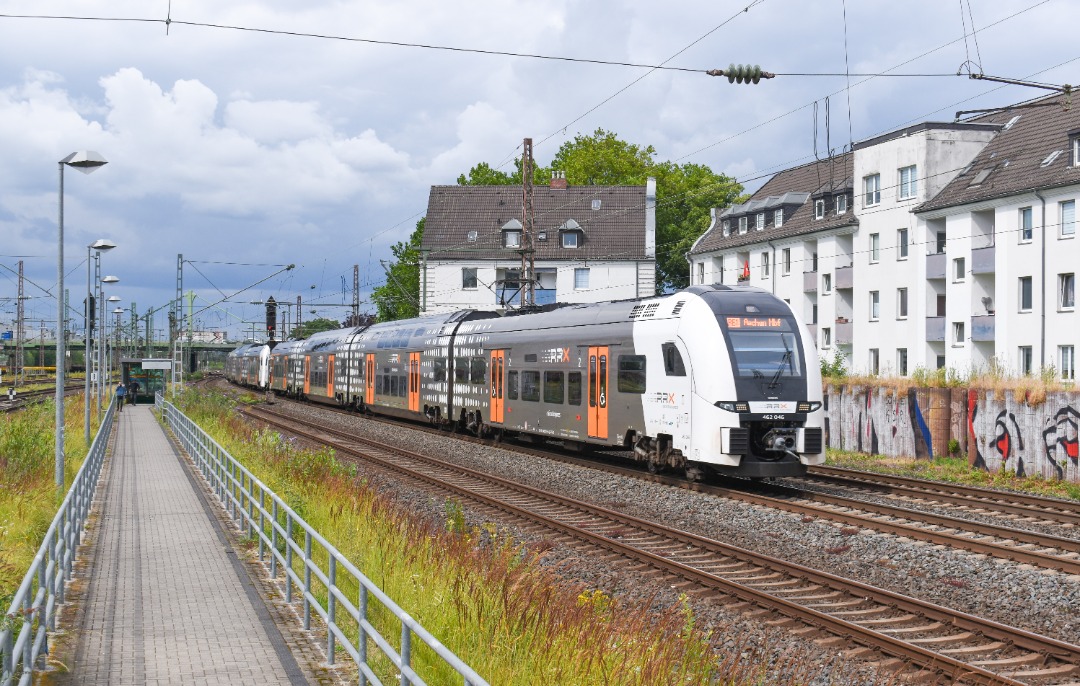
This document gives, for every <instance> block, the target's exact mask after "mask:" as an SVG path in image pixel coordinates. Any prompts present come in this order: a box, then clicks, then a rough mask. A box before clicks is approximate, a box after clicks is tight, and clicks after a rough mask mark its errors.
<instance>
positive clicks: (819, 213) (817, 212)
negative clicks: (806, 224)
mask: <svg viewBox="0 0 1080 686" xmlns="http://www.w3.org/2000/svg"><path fill="white" fill-rule="evenodd" d="M824 216H825V201H824V200H815V201H814V219H821V218H823V217H824Z"/></svg>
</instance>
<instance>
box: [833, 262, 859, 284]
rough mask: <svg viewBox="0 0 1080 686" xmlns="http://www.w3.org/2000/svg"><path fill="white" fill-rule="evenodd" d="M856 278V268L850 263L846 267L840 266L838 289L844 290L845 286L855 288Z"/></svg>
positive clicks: (837, 278)
mask: <svg viewBox="0 0 1080 686" xmlns="http://www.w3.org/2000/svg"><path fill="white" fill-rule="evenodd" d="M854 287H855V278H854V270H853V269H852V267H851V265H850V264H849V265H848V266H846V267H839V268H838V269H837V270H836V290H844V289H845V288H854Z"/></svg>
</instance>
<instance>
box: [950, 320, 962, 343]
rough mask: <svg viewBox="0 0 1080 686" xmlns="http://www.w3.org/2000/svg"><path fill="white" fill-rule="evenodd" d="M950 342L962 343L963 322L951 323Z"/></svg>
mask: <svg viewBox="0 0 1080 686" xmlns="http://www.w3.org/2000/svg"><path fill="white" fill-rule="evenodd" d="M952 342H953V345H963V344H964V322H953V323H952Z"/></svg>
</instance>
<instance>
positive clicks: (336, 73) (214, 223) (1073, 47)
mask: <svg viewBox="0 0 1080 686" xmlns="http://www.w3.org/2000/svg"><path fill="white" fill-rule="evenodd" d="M747 2H751V3H752V4H751V5H750V7H749V8H747ZM0 15H2V16H0V151H2V153H0V236H3V237H4V241H3V244H2V245H0V255H2V256H0V265H3V266H2V267H0V328H2V329H8V328H11V322H12V321H13V319H14V312H15V308H14V303H13V300H12V299H13V298H14V296H15V295H16V282H15V277H14V275H13V273H12V271H10V270H14V269H15V267H16V263H17V262H18V260H19V259H20V258H21V259H23V260H24V262H25V269H26V274H27V277H28V278H29V279H30V280H32V282H33V283H32V284H31V283H28V284H27V286H26V294H27V295H29V296H31V299H30V300H28V301H26V312H27V317H28V319H30V320H31V322H30V324H28V329H31V330H34V331H36V330H37V327H38V326H39V325H38V323H37V322H38V321H40V320H46V322H47V324H46V326H48V327H51V326H53V324H52V322H51V320H55V316H56V315H55V313H56V309H55V301H52V302H51V303H50V300H49V298H50V296H48V295H46V294H45V292H44V290H43V289H45V290H48V291H50V292H51V291H53V290H55V284H56V243H57V230H56V221H57V188H58V181H57V162H58V161H59V160H60V159H62V158H63V157H65V156H66V155H67V154H68V153H70V152H73V151H76V150H83V149H91V150H96V151H99V152H100V153H101V154H102V155H104V156H105V158H106V159H108V161H109V164H108V165H107V166H106V167H104V168H102V169H100V170H98V171H97V172H95V173H94V174H91V175H87V176H83V175H82V174H78V173H75V172H74V171H73V170H68V171H67V173H66V174H65V191H66V192H65V231H66V240H65V246H66V261H65V263H66V273H67V276H66V279H67V282H66V285H67V287H68V288H69V290H70V293H71V295H70V300H71V303H72V304H73V307H76V305H75V304H76V303H78V306H77V307H76V309H81V302H82V298H83V296H84V291H85V289H86V246H87V245H88V244H90V243H91V242H93V241H94V240H95V239H97V238H109V239H111V240H113V241H115V242H116V243H117V244H118V245H119V247H118V248H117V249H115V250H113V251H111V252H109V253H106V254H105V255H104V258H103V261H104V265H105V266H104V270H105V272H106V273H109V274H115V275H116V276H118V277H119V278H120V283H119V284H117V285H116V286H115V287H113V288H112V289H111V290H110V293H114V294H115V295H117V296H119V297H120V298H121V299H122V305H123V306H124V307H129V306H130V303H132V302H136V303H137V306H138V310H139V312H140V313H143V312H145V310H146V309H147V308H149V307H154V308H157V307H159V306H162V305H164V304H166V303H167V302H168V301H169V300H171V299H172V298H173V295H174V292H175V275H176V260H177V254H178V253H182V254H183V255H184V259H185V260H190V261H191V263H190V264H188V265H186V266H185V272H184V278H185V287H186V288H190V289H192V290H194V291H195V292H196V293H197V301H196V309H197V310H202V312H201V313H200V314H199V315H198V316H199V319H200V324H201V327H202V328H206V329H229V330H230V331H232V332H234V333H238V332H240V331H242V330H243V329H244V328H250V325H245V324H244V323H243V322H245V321H254V320H257V319H259V318H260V317H261V308H259V307H257V306H252V305H244V304H243V303H246V302H248V301H252V300H261V299H264V298H266V297H268V296H270V295H274V296H275V297H276V298H277V299H278V300H287V301H295V299H296V296H297V295H302V296H303V298H304V301H305V307H304V311H305V312H304V317H305V319H307V318H310V317H311V316H313V315H311V314H310V311H311V310H312V309H314V310H316V311H317V312H318V315H317V316H330V317H334V318H338V317H341V316H343V314H344V309H343V308H332V307H328V306H327V305H328V304H329V303H341V302H348V301H349V300H350V298H351V296H350V295H345V297H344V299H343V294H342V288H343V280H342V279H343V277H344V279H345V282H346V283H347V284H348V288H349V289H351V286H352V266H353V265H354V264H358V265H359V266H360V273H361V284H362V290H363V292H362V295H361V297H362V299H365V300H366V298H367V294H368V292H369V291H370V288H371V287H372V286H376V285H379V284H380V283H381V282H382V281H383V278H384V277H383V271H382V268H381V267H380V260H387V259H388V258H389V257H390V251H389V247H390V246H391V245H392V244H393V243H395V242H397V241H401V240H404V239H405V238H407V237H408V235H409V233H410V232H411V231H412V229H413V227H414V225H415V223H416V221H417V219H419V218H420V217H421V216H423V213H424V210H425V207H426V204H427V196H428V189H429V187H430V186H431V185H434V184H452V183H454V181H455V179H456V178H457V176H458V174H460V173H462V172H467V171H468V169H469V168H470V167H471V166H473V165H474V164H476V163H477V162H481V161H486V162H489V163H491V164H492V165H499V164H504V165H506V166H505V167H504V168H509V167H510V161H511V160H512V159H513V157H514V156H515V154H520V149H519V146H520V144H521V140H522V139H523V138H524V137H527V136H528V137H532V138H533V140H534V155H535V157H536V158H537V160H538V161H539V162H540V163H542V164H547V163H548V162H550V160H551V157H552V156H553V155H554V153H555V152H556V150H557V149H558V147H559V146H560V145H561V144H562V143H564V142H565V141H567V140H571V139H572V138H573V137H574V136H575V135H576V134H578V133H583V134H587V133H590V132H592V131H594V130H595V129H597V128H604V129H606V130H609V131H614V132H616V133H617V134H618V135H619V136H620V137H622V138H623V139H625V140H628V141H631V142H634V143H639V144H642V145H646V144H651V145H653V146H655V148H656V150H657V158H658V159H660V160H674V161H678V162H680V163H687V162H693V163H697V164H705V165H708V166H709V167H711V168H712V169H713V170H715V171H720V172H724V173H727V174H729V175H731V176H734V177H735V178H737V179H739V180H741V181H743V182H744V183H745V185H746V186H747V188H748V189H750V190H752V189H754V188H756V187H757V186H759V185H760V184H761V183H762V180H761V177H762V176H763V175H765V174H768V173H769V172H773V171H776V170H778V169H783V168H786V167H789V166H794V165H796V164H801V163H803V162H806V161H809V160H812V159H813V156H814V150H815V141H814V118H813V117H814V114H813V113H814V103H815V102H817V103H818V105H817V109H818V141H817V149H818V150H819V152H820V151H823V150H824V149H825V146H826V134H827V135H828V141H829V142H830V143H831V145H832V147H833V148H835V149H837V150H840V149H842V148H843V147H844V146H845V145H847V144H848V143H849V142H850V141H851V140H856V141H857V140H860V139H862V138H867V137H869V136H872V135H874V134H877V133H881V132H884V131H888V130H890V129H894V128H897V127H899V126H902V125H905V124H908V123H913V122H917V121H923V120H927V119H930V120H951V119H952V118H953V116H954V115H955V112H956V110H959V109H972V108H976V107H991V106H995V105H1002V104H1007V103H1012V102H1017V101H1020V100H1025V99H1028V98H1032V97H1035V96H1038V95H1041V94H1044V93H1045V92H1046V91H1041V90H1035V89H1031V88H1024V87H1018V86H1003V85H1001V84H996V83H989V82H986V81H973V80H970V79H968V78H966V77H958V76H955V74H956V72H957V70H958V69H960V68H961V66H962V65H963V64H964V63H965V61H967V60H971V61H972V62H975V63H978V64H981V66H982V71H983V72H984V73H985V74H988V75H994V76H1004V77H1012V78H1022V79H1034V80H1037V81H1041V82H1048V83H1056V84H1061V83H1077V82H1080V78H1078V76H1080V47H1077V44H1076V41H1075V27H1076V25H1077V20H1078V18H1080V16H1078V15H1080V6H1078V5H1077V4H1076V3H1075V2H1070V0H1016V1H1012V0H1010V1H1005V0H959V1H957V2H941V1H940V0H909V1H908V2H903V3H897V2H885V1H884V0H861V1H859V2H855V1H852V2H848V3H847V5H846V17H845V4H844V1H843V0H820V1H818V0H743V1H742V2H740V3H734V2H728V1H727V0H711V1H709V2H704V1H700V0H682V1H677V2H674V3H671V4H657V3H643V2H633V1H625V2H615V1H611V0H547V1H546V2H522V1H521V0H502V1H495V0H474V1H473V2H467V3H450V2H445V1H437V0H414V1H412V2H368V1H366V0H332V1H331V0H306V1H305V2H302V3H297V2H290V1H286V0H261V1H252V0H236V1H234V2H228V3H222V2H211V1H209V0H172V3H171V7H170V5H169V2H168V0H138V1H135V0H109V1H108V2H105V1H104V0H80V1H79V2H72V1H70V0H69V1H67V2H61V1H59V0H5V1H4V2H2V3H0ZM17 15H35V17H36V18H27V17H24V16H17ZM48 17H66V18H48ZM74 17H81V18H82V19H79V18H74ZM167 18H171V20H172V21H171V23H170V24H169V25H168V26H166V23H165V20H166V19H167ZM972 22H973V23H972ZM972 25H974V28H975V31H976V32H975V33H974V35H972ZM230 27H231V28H230ZM845 27H846V31H845ZM965 33H966V34H967V39H966V40H965ZM297 34H312V35H297ZM315 35H318V36H322V37H315ZM845 35H846V58H845ZM343 39H346V40H343ZM386 43H397V44H420V45H427V46H442V47H449V48H463V49H477V50H483V51H494V52H513V53H521V54H526V53H528V54H536V55H546V56H556V57H569V58H579V59H587V60H605V61H613V62H630V63H635V64H642V65H661V64H663V65H666V66H668V67H684V68H689V69H693V70H701V69H711V68H724V67H727V66H728V64H730V63H732V62H734V63H756V64H760V65H761V66H762V67H763V68H764V69H767V70H770V71H773V72H777V73H780V74H797V73H798V74H804V73H814V74H833V75H826V76H778V77H777V78H775V79H773V80H770V81H763V82H762V83H760V84H758V85H756V86H747V85H742V86H740V85H729V84H728V82H727V80H726V79H722V78H714V77H709V76H706V75H704V74H702V73H700V72H686V71H678V70H671V69H663V70H650V69H645V68H636V67H626V66H608V65H600V64H588V63H581V62H572V61H558V60H543V59H536V58H530V57H523V56H520V57H514V56H506V55H492V54H481V53H476V52H467V51H448V50H437V49H430V48H423V47H408V46H405V45H390V44H386ZM845 62H846V63H847V68H848V69H849V71H850V72H851V73H852V74H853V75H852V76H851V77H850V78H847V77H845V76H844V75H843V74H844V72H845ZM882 72H890V73H892V74H909V75H910V74H918V75H921V76H881V77H877V78H868V77H867V76H862V75H863V74H878V73H882ZM855 74H859V75H855ZM849 83H850V89H848V88H847V85H848V84H849ZM826 98H828V110H829V113H830V117H829V127H828V130H827V131H826V127H825V110H826ZM849 114H850V116H849ZM570 182H571V183H574V180H573V179H571V180H570ZM659 249H661V250H662V249H663V246H659ZM224 262H230V263H237V264H220V263H224ZM287 263H295V264H296V265H297V268H296V269H295V270H293V271H291V272H288V273H285V274H277V272H278V270H279V269H280V267H279V266H274V265H284V264H287ZM244 289H246V290H244ZM240 291H242V292H240ZM238 292H240V293H239V294H237V295H234V294H236V293H238ZM226 296H230V297H229V301H228V302H225V303H222V304H220V305H216V306H213V307H209V306H211V305H214V304H215V303H217V302H218V301H221V300H224V299H225V297H226ZM367 307H369V306H367V305H363V306H362V309H364V308H367ZM204 308H205V309H204ZM371 309H373V308H371ZM126 318H127V315H125V319H126ZM73 326H74V328H81V320H80V322H79V323H78V324H74V325H73ZM156 326H157V327H158V328H162V327H164V326H166V324H165V319H164V316H163V313H162V316H159V317H158V320H157V323H156Z"/></svg>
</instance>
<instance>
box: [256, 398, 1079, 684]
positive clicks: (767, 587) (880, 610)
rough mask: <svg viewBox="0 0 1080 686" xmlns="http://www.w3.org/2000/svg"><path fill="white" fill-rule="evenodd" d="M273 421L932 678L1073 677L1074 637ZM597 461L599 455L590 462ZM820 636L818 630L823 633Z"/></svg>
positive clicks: (267, 414) (265, 415)
mask: <svg viewBox="0 0 1080 686" xmlns="http://www.w3.org/2000/svg"><path fill="white" fill-rule="evenodd" d="M243 412H245V413H246V414H248V415H249V416H251V417H253V418H256V419H258V420H260V421H264V422H266V423H268V424H270V425H273V426H275V427H277V428H278V429H280V430H283V431H286V432H289V433H292V434H296V435H299V436H303V437H305V438H308V439H310V440H313V441H316V442H319V443H324V444H328V445H331V446H333V447H334V448H335V449H336V450H337V451H338V454H339V455H342V456H346V457H347V458H348V459H354V460H363V461H365V462H370V463H375V464H378V465H380V466H382V467H383V468H385V469H390V470H392V471H394V472H395V473H398V474H404V475H407V476H408V477H409V478H411V479H414V480H417V481H419V482H421V483H423V484H425V487H426V488H428V489H434V490H436V491H438V492H440V493H442V494H449V495H453V496H455V497H458V498H462V499H466V500H468V501H471V502H472V503H476V504H477V505H478V507H480V508H482V509H486V510H489V511H497V512H499V513H501V514H502V516H504V517H505V516H509V517H513V518H515V519H518V520H521V521H523V522H525V523H526V527H540V528H542V529H543V530H545V531H548V532H551V531H554V532H556V533H557V535H558V536H560V537H565V538H567V539H570V540H573V541H575V542H576V544H577V545H584V546H587V547H589V548H592V549H594V550H595V549H600V550H602V551H604V554H608V555H610V554H612V553H614V554H618V555H621V556H624V557H626V558H629V559H631V560H633V561H634V564H635V565H637V566H639V567H642V568H645V567H651V568H654V569H660V570H662V571H663V572H665V573H666V574H669V575H672V576H674V577H676V578H678V579H679V581H678V583H677V584H676V585H677V587H679V588H680V589H683V590H688V589H694V590H697V591H701V592H712V593H721V594H724V595H727V596H731V597H735V598H737V599H738V601H739V605H738V606H737V608H742V609H745V610H747V611H757V612H765V613H769V614H772V615H775V617H776V619H775V620H774V621H772V622H770V623H771V624H773V625H775V626H782V627H785V628H788V629H789V630H791V631H793V632H794V633H801V634H808V635H810V636H817V637H818V640H819V641H821V642H823V643H825V644H826V645H832V644H834V643H835V644H854V645H855V646H858V647H856V648H853V649H851V650H850V651H849V652H848V653H847V654H848V656H850V657H868V658H873V659H876V660H877V661H878V662H879V664H880V665H882V666H884V667H895V668H896V669H898V670H901V669H902V670H905V671H908V672H914V671H918V672H920V676H921V677H931V678H934V679H937V680H959V681H961V682H963V683H976V684H1064V683H1074V682H1075V681H1076V679H1077V678H1078V676H1080V646H1075V645H1072V644H1069V643H1065V642H1062V641H1058V640H1056V639H1053V638H1049V637H1045V636H1040V635H1038V634H1035V633H1032V632H1028V631H1025V630H1022V629H1017V628H1015V627H1010V626H1007V625H1004V624H1001V623H997V622H992V621H989V620H986V619H982V618H979V617H975V616H972V615H968V614H965V613H962V612H958V611H955V610H952V609H949V608H946V607H942V606H939V605H935V604H932V603H928V602H925V601H921V600H917V599H914V598H909V597H906V596H903V595H901V594H897V593H893V592H891V591H888V590H884V589H879V588H875V587H872V586H869V585H867V584H862V583H859V582H855V581H851V580H848V579H843V578H841V577H838V576H835V575H832V574H829V573H828V572H823V571H820V570H815V569H810V568H808V567H804V566H800V565H795V564H791V563H788V562H785V561H783V560H779V559H776V558H772V557H768V556H764V555H761V554H758V553H755V552H753V551H749V550H745V549H742V548H737V547H735V546H730V545H727V544H724V543H721V542H719V541H715V540H711V539H708V538H705V537H701V536H697V535H695V534H691V533H687V532H684V531H680V530H677V529H672V528H669V527H665V526H662V525H659V524H656V523H653V522H648V521H645V520H641V519H638V518H635V517H631V516H629V515H625V514H622V513H618V512H615V511H612V510H609V509H606V508H603V507H599V506H596V505H593V504H590V503H586V502H581V501H577V500H573V499H570V498H566V497H563V496H559V495H556V494H552V493H546V492H544V491H540V490H537V489H533V488H530V487H527V486H523V485H521V484H516V483H513V482H510V481H507V480H505V479H501V478H499V477H495V476H492V475H489V474H484V473H480V472H476V471H473V470H470V469H467V468H464V467H462V466H460V465H456V464H451V463H447V462H444V461H442V460H439V459H437V458H433V457H430V456H425V455H421V454H417V453H413V452H410V451H406V450H403V449H400V448H397V447H394V446H389V445H385V444H380V443H377V442H374V441H369V440H366V439H362V438H358V437H356V436H353V435H350V434H348V433H347V432H343V431H341V430H338V429H335V428H332V427H327V426H323V425H320V424H317V423H313V422H310V421H306V420H305V421H300V420H297V419H295V418H293V417H288V416H284V415H282V414H280V413H279V412H276V411H273V410H271V409H269V408H267V407H249V408H245V409H244V410H243ZM594 466H595V464H594ZM822 634H825V636H822Z"/></svg>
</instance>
